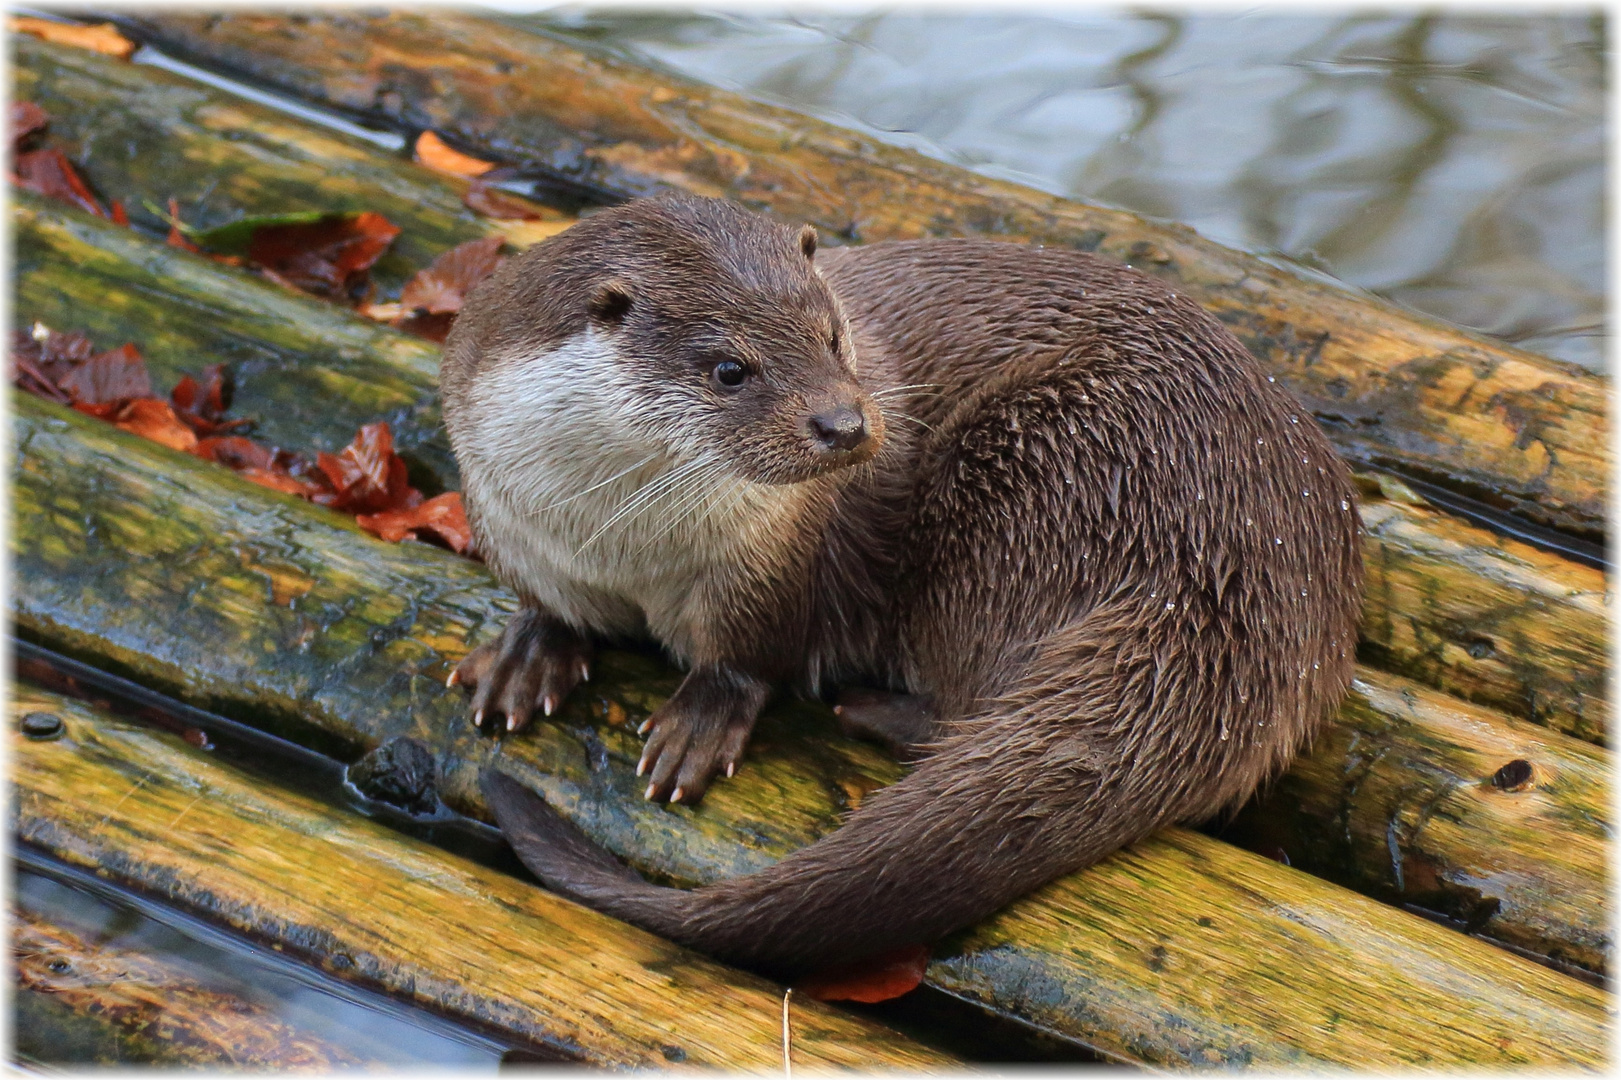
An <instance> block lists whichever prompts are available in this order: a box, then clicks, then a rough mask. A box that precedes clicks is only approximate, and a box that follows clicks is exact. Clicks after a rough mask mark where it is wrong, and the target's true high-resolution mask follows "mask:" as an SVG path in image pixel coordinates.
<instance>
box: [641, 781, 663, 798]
mask: <svg viewBox="0 0 1621 1080" xmlns="http://www.w3.org/2000/svg"><path fill="white" fill-rule="evenodd" d="M658 789H659V786H658V785H657V784H648V785H647V792H646V794H644V795H643V796H642V798H644V799H652V798H653V796H654V794H655V793H656V792H657V791H658Z"/></svg>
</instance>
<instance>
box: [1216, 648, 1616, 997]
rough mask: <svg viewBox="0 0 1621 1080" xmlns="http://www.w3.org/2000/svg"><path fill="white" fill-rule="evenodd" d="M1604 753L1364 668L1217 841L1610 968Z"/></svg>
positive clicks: (1538, 949) (1544, 952) (1513, 941)
mask: <svg viewBox="0 0 1621 1080" xmlns="http://www.w3.org/2000/svg"><path fill="white" fill-rule="evenodd" d="M1610 783H1611V782H1610V759H1609V755H1608V753H1606V752H1605V751H1603V750H1601V749H1599V748H1597V747H1594V746H1592V745H1590V744H1588V743H1585V742H1582V741H1580V740H1577V739H1572V738H1568V737H1566V736H1562V735H1559V734H1558V733H1556V732H1550V731H1548V730H1547V729H1545V728H1539V727H1536V726H1533V725H1531V724H1527V723H1524V722H1522V721H1516V720H1513V719H1510V718H1509V717H1506V716H1503V715H1501V714H1498V713H1494V712H1492V711H1490V710H1486V709H1482V708H1479V707H1476V706H1470V705H1466V704H1464V703H1463V702H1460V701H1459V700H1458V699H1457V698H1454V697H1451V696H1449V695H1446V694H1441V693H1437V692H1435V691H1433V690H1427V689H1425V688H1423V687H1418V686H1415V685H1413V684H1412V683H1411V682H1409V681H1408V680H1406V679H1402V678H1399V677H1397V676H1393V675H1387V674H1385V673H1383V672H1379V671H1374V670H1371V669H1368V668H1362V669H1360V670H1359V672H1358V675H1357V680H1356V682H1355V684H1354V685H1353V687H1352V690H1351V694H1350V696H1349V698H1348V699H1347V700H1346V703H1345V705H1344V707H1343V708H1342V709H1341V710H1340V722H1339V723H1338V724H1336V725H1335V726H1333V727H1332V728H1330V729H1329V730H1328V731H1326V732H1325V733H1324V735H1323V736H1322V737H1320V738H1319V740H1318V744H1317V746H1316V747H1315V748H1314V749H1313V750H1312V752H1311V753H1309V754H1307V755H1305V756H1304V757H1302V758H1301V759H1300V760H1298V761H1296V762H1295V764H1294V767H1293V768H1291V769H1290V770H1289V772H1288V773H1286V774H1285V775H1284V776H1283V777H1282V778H1280V779H1279V780H1278V781H1276V783H1275V784H1273V785H1272V786H1271V788H1270V789H1269V791H1268V792H1267V793H1266V795H1265V796H1264V797H1263V798H1262V799H1260V800H1259V801H1257V802H1256V803H1254V804H1252V805H1250V806H1248V807H1246V808H1245V810H1244V811H1243V813H1241V814H1240V815H1239V816H1238V818H1237V819H1236V820H1235V821H1234V822H1233V823H1232V824H1231V825H1230V826H1229V827H1227V828H1226V829H1224V830H1222V831H1221V833H1220V835H1221V836H1222V837H1223V838H1224V839H1227V840H1231V841H1233V842H1235V843H1239V844H1241V845H1242V846H1244V847H1247V848H1250V849H1251V850H1257V851H1263V852H1268V853H1271V854H1273V855H1274V857H1286V858H1288V859H1289V860H1290V862H1291V863H1292V865H1294V866H1297V867H1300V868H1301V869H1304V870H1307V871H1309V872H1311V873H1313V874H1316V875H1318V876H1320V877H1324V878H1327V879H1329V880H1331V881H1337V882H1339V883H1341V884H1344V885H1347V886H1350V887H1351V888H1354V889H1357V890H1358V891H1361V892H1365V893H1370V894H1372V895H1374V896H1377V897H1380V898H1383V899H1386V900H1388V901H1390V902H1392V903H1408V904H1415V905H1418V906H1419V907H1421V908H1423V909H1425V910H1428V911H1433V912H1438V913H1440V914H1443V915H1446V916H1449V917H1451V918H1452V919H1455V920H1456V921H1457V922H1458V923H1460V924H1462V925H1463V926H1465V927H1466V928H1467V929H1469V930H1470V931H1471V932H1474V933H1478V934H1483V935H1486V936H1488V937H1491V938H1495V939H1497V940H1500V941H1504V942H1507V943H1508V944H1510V945H1514V946H1517V947H1519V948H1522V949H1525V950H1527V951H1529V952H1532V953H1535V954H1537V955H1541V956H1547V957H1550V958H1551V959H1553V960H1555V961H1557V962H1562V963H1565V964H1569V965H1572V966H1575V967H1580V968H1585V969H1587V970H1589V971H1594V972H1599V973H1608V971H1609V967H1610V954H1611V952H1612V950H1613V947H1614V943H1613V938H1612V935H1611V929H1610V911H1611V908H1610V875H1609V858H1610V847H1611V831H1612V829H1611V820H1612V819H1611V814H1610Z"/></svg>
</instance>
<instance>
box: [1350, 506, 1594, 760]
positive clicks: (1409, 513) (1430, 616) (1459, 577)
mask: <svg viewBox="0 0 1621 1080" xmlns="http://www.w3.org/2000/svg"><path fill="white" fill-rule="evenodd" d="M1367 479H1369V480H1371V481H1372V483H1371V484H1367V485H1364V492H1363V497H1362V525H1363V528H1364V530H1365V534H1364V539H1363V547H1362V551H1363V558H1364V561H1365V563H1366V565H1367V585H1366V589H1365V592H1364V595H1363V601H1362V627H1361V641H1360V642H1359V643H1358V645H1357V653H1358V655H1359V656H1360V657H1361V658H1362V659H1363V660H1364V661H1367V662H1370V663H1373V664H1375V665H1377V666H1379V667H1384V668H1388V669H1389V670H1391V671H1396V672H1399V673H1401V674H1403V675H1407V676H1410V677H1412V678H1414V679H1417V680H1419V681H1420V682H1424V683H1427V684H1428V685H1430V686H1434V687H1437V688H1439V689H1442V690H1445V691H1447V692H1448V693H1451V694H1455V695H1457V696H1458V697H1461V698H1464V699H1466V700H1469V701H1474V702H1478V703H1480V704H1483V705H1490V706H1492V707H1493V708H1497V709H1501V710H1503V711H1504V712H1507V713H1509V714H1510V715H1512V716H1515V717H1519V718H1521V719H1524V720H1529V721H1531V722H1533V723H1536V724H1541V725H1543V726H1545V727H1549V728H1552V729H1554V730H1555V731H1560V732H1563V733H1565V734H1567V735H1573V736H1575V737H1577V738H1579V739H1586V740H1588V741H1590V742H1597V743H1604V742H1606V741H1607V740H1606V731H1607V730H1608V725H1609V715H1610V708H1609V702H1608V701H1607V700H1606V687H1607V683H1608V681H1609V666H1610V664H1609V661H1610V643H1609V633H1608V630H1609V625H1608V624H1609V608H1610V599H1609V597H1610V592H1609V588H1610V587H1609V583H1608V582H1607V581H1606V578H1605V574H1604V573H1603V572H1602V571H1600V570H1596V569H1593V568H1592V567H1589V566H1583V565H1581V564H1579V563H1576V562H1572V561H1571V560H1569V559H1563V558H1560V557H1559V556H1558V555H1553V554H1550V553H1548V552H1546V551H1541V550H1539V549H1537V548H1534V547H1532V546H1531V545H1529V544H1524V543H1520V542H1518V541H1516V540H1511V539H1508V538H1506V537H1503V536H1501V535H1498V534H1496V533H1493V532H1491V531H1489V530H1486V529H1482V528H1479V527H1477V526H1474V525H1469V524H1466V523H1465V522H1463V521H1461V520H1460V519H1458V518H1456V517H1454V516H1452V515H1450V514H1447V513H1444V512H1441V511H1438V510H1436V509H1434V508H1433V507H1430V506H1427V505H1425V504H1424V500H1423V499H1422V498H1420V497H1418V496H1416V495H1414V494H1413V492H1412V491H1411V490H1410V489H1409V488H1407V487H1406V485H1404V484H1402V483H1400V482H1399V481H1395V480H1393V479H1392V478H1391V477H1388V476H1373V477H1368V478H1367Z"/></svg>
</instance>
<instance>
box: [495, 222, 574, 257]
mask: <svg viewBox="0 0 1621 1080" xmlns="http://www.w3.org/2000/svg"><path fill="white" fill-rule="evenodd" d="M573 224H574V221H573V220H572V219H570V220H565V221H546V220H544V219H543V220H541V221H512V222H508V223H507V224H505V225H503V226H501V234H502V235H503V236H505V237H506V238H507V243H508V244H510V245H512V246H513V247H515V248H518V249H519V250H520V251H521V250H522V249H524V248H527V247H533V246H534V245H535V244H538V243H540V242H541V241H542V240H550V239H551V238H552V237H554V236H556V235H557V234H558V233H560V232H562V231H563V230H564V229H567V228H568V227H569V226H570V225H573Z"/></svg>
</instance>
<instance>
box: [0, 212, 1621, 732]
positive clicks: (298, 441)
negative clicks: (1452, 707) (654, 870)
mask: <svg viewBox="0 0 1621 1080" xmlns="http://www.w3.org/2000/svg"><path fill="white" fill-rule="evenodd" d="M13 221H14V231H13V236H14V238H15V240H14V243H15V251H16V263H15V265H16V267H17V276H16V285H15V288H16V301H15V311H16V313H17V317H18V319H19V320H20V321H22V322H24V323H28V322H32V321H33V320H36V319H39V320H43V321H44V322H45V323H46V324H47V325H50V326H53V327H55V328H57V329H63V330H65V329H83V330H85V331H86V332H88V333H90V334H91V335H92V336H93V337H94V338H95V339H96V341H97V342H98V343H99V344H102V345H104V346H111V345H115V344H121V343H123V342H124V341H133V342H135V343H137V344H138V345H139V346H140V347H141V349H142V350H143V352H144V353H145V354H146V356H147V358H148V363H149V365H150V366H151V368H152V371H153V374H154V377H155V383H156V385H157V386H159V387H160V388H162V389H167V388H168V387H170V386H172V385H173V384H174V383H175V382H176V381H177V380H178V379H179V377H180V374H181V372H183V371H186V370H192V371H195V370H198V369H200V368H201V367H202V366H203V365H204V364H207V363H217V362H220V361H222V360H223V361H226V362H228V363H230V364H231V366H232V370H233V371H234V372H235V374H236V381H237V397H236V406H235V408H234V410H233V413H234V415H238V416H247V417H254V418H256V419H257V420H258V423H259V426H258V429H257V432H258V434H259V436H260V437H262V438H265V439H266V440H267V441H270V442H274V443H279V444H281V445H284V446H287V447H290V448H307V447H319V448H322V449H327V450H334V449H337V448H339V447H342V446H344V445H345V444H347V443H348V441H349V440H350V438H352V437H353V434H354V432H355V430H356V429H357V428H358V427H359V426H360V425H361V424H364V423H369V422H371V421H373V420H376V419H379V418H382V419H387V420H388V421H389V423H390V424H391V425H392V426H393V429H394V431H395V434H396V438H397V441H398V445H399V446H400V447H401V452H402V453H404V454H405V455H406V456H407V457H408V458H410V459H411V460H412V462H413V464H414V466H416V470H417V471H416V472H415V473H414V474H413V475H414V478H415V480H416V482H417V484H418V486H419V487H422V488H424V489H425V490H427V491H429V492H430V493H433V492H437V491H439V490H442V489H446V488H456V487H459V486H460V484H459V482H458V480H457V473H456V466H455V461H454V459H453V457H452V455H451V453H450V448H449V444H448V442H447V441H446V439H445V436H444V433H443V430H442V429H441V427H440V422H439V404H438V393H437V388H436V378H437V369H438V350H437V348H436V347H434V346H432V345H430V344H428V343H427V342H424V341H421V340H420V339H417V338H412V337H409V336H406V335H404V334H401V333H398V332H396V331H393V330H390V329H388V328H386V327H382V326H378V325H376V324H372V323H369V322H367V321H365V320H361V319H359V318H357V317H355V316H354V315H352V314H350V313H348V312H345V311H343V310H342V309H340V308H337V307H334V306H333V305H330V304H325V303H322V302H320V301H316V300H313V299H309V298H305V297H299V296H295V295H293V294H291V293H289V292H287V291H286V290H285V289H281V288H279V287H277V286H274V285H270V284H268V283H265V282H262V281H258V280H256V279H253V278H249V277H247V276H246V275H244V274H243V273H242V272H241V271H239V270H235V269H232V268H230V267H224V266H220V265H219V264H217V263H214V262H212V261H210V260H208V259H203V258H200V257H198V256H195V255H190V254H187V253H185V252H182V251H178V250H175V249H173V248H168V247H165V246H163V245H161V244H158V243H157V242H155V241H153V240H151V239H148V238H146V237H142V236H140V235H138V234H136V233H133V232H131V231H130V230H128V229H121V228H119V227H118V226H116V225H113V224H112V223H110V222H107V221H103V220H100V219H96V218H90V217H88V216H86V215H82V214H78V213H75V212H74V211H72V210H70V209H67V208H63V207H59V206H57V205H55V204H52V203H46V202H42V201H40V200H37V199H35V198H33V197H32V196H28V195H26V194H23V195H22V196H21V197H19V199H18V200H17V203H16V206H15V208H14V210H13ZM1380 482H1383V484H1384V490H1386V491H1389V492H1390V493H1391V494H1390V495H1389V496H1387V495H1385V494H1383V492H1382V491H1381V488H1380V487H1379V483H1380ZM1364 486H1365V488H1366V490H1365V492H1364V502H1363V523H1364V525H1365V527H1366V530H1367V535H1366V540H1365V547H1364V552H1365V557H1366V560H1367V564H1368V588H1367V591H1366V596H1365V601H1364V608H1363V623H1362V633H1363V644H1362V649H1363V655H1364V658H1365V659H1368V660H1370V661H1373V662H1375V663H1378V664H1379V665H1381V666H1384V667H1388V668H1391V669H1393V670H1396V671H1400V672H1402V673H1404V674H1407V675H1410V676H1412V677H1413V678H1416V679H1418V680H1420V681H1422V682H1425V683H1427V684H1429V685H1431V686H1436V687H1439V688H1441V689H1444V690H1448V691H1450V692H1452V693H1456V694H1459V695H1460V696H1463V697H1465V698H1468V699H1470V700H1473V701H1478V702H1481V703H1483V704H1487V705H1490V706H1492V707H1494V708H1498V709H1502V710H1504V711H1506V712H1509V713H1510V714H1512V715H1515V716H1519V717H1522V718H1524V719H1528V720H1532V721H1533V722H1536V723H1540V724H1545V725H1547V726H1549V727H1552V728H1554V729H1556V730H1559V731H1564V732H1566V733H1568V734H1573V735H1576V736H1578V737H1580V738H1585V739H1590V740H1593V741H1600V742H1602V741H1603V740H1604V738H1605V735H1604V732H1605V728H1606V724H1607V718H1608V705H1607V702H1606V700H1605V696H1604V687H1605V682H1606V678H1607V674H1606V672H1607V669H1608V660H1609V646H1608V639H1607V636H1606V612H1607V610H1608V609H1607V606H1606V602H1605V597H1606V595H1607V585H1606V583H1605V578H1604V575H1603V573H1602V572H1600V571H1597V570H1594V569H1591V568H1588V567H1584V566H1581V565H1579V564H1576V563H1573V562H1571V561H1569V560H1566V559H1562V558H1560V557H1558V556H1556V555H1550V554H1548V553H1546V552H1542V551H1539V550H1537V549H1535V548H1532V547H1530V546H1529V545H1527V544H1523V543H1519V542H1516V541H1513V540H1509V539H1506V538H1503V537H1501V536H1498V535H1496V534H1493V533H1491V532H1489V531H1488V530H1485V529H1481V528H1477V527H1475V526H1471V525H1468V524H1466V523H1464V522H1462V521H1460V520H1459V519H1457V518H1455V517H1453V516H1451V515H1449V514H1446V513H1443V512H1440V511H1437V510H1435V509H1433V508H1430V507H1428V506H1426V505H1424V503H1423V500H1422V499H1420V498H1418V497H1417V496H1415V495H1413V494H1412V493H1411V492H1410V491H1408V490H1407V489H1405V487H1404V486H1403V485H1401V484H1399V483H1397V482H1393V481H1392V480H1391V479H1390V478H1389V477H1384V478H1383V480H1382V481H1380V480H1379V479H1378V478H1374V480H1373V482H1371V483H1369V484H1365V485H1364Z"/></svg>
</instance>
